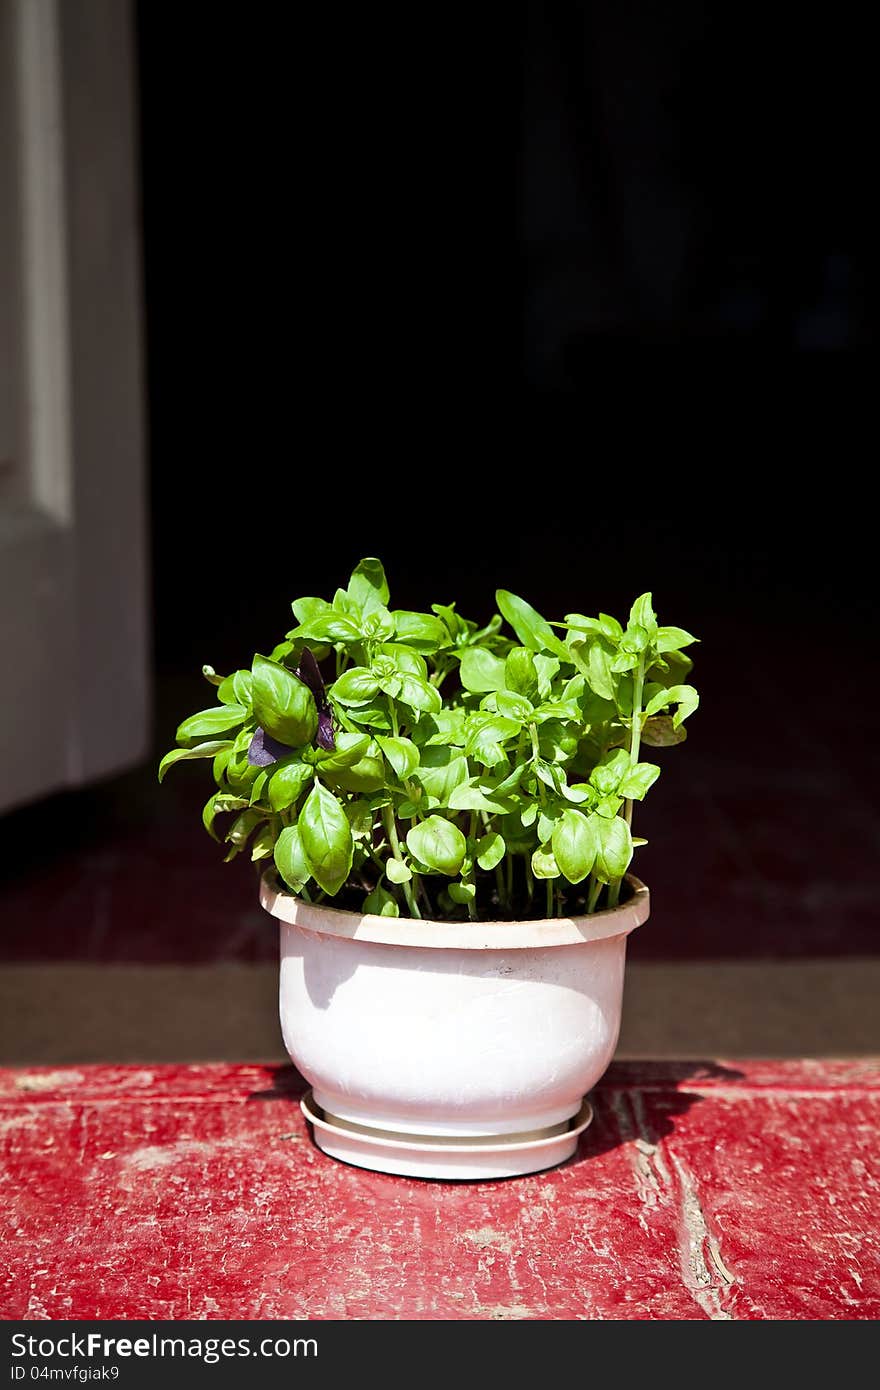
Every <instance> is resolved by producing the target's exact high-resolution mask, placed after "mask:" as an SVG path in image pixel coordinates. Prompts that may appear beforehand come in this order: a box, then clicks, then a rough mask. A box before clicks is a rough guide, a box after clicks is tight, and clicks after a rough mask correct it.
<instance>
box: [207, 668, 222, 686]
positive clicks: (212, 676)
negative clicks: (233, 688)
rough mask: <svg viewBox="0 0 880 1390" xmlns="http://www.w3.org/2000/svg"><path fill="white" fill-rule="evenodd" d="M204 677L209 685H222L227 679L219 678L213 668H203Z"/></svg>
mask: <svg viewBox="0 0 880 1390" xmlns="http://www.w3.org/2000/svg"><path fill="white" fill-rule="evenodd" d="M202 675H203V676H204V677H205V680H206V681H207V682H208V684H209V685H222V684H223V682H224V680H225V679H226V677H225V676H218V675H217V672H216V671H215V670H214V667H213V666H203V667H202Z"/></svg>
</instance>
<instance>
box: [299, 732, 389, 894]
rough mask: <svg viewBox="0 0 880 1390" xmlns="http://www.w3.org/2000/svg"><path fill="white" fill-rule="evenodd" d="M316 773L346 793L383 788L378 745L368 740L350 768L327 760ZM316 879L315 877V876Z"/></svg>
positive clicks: (383, 780)
mask: <svg viewBox="0 0 880 1390" xmlns="http://www.w3.org/2000/svg"><path fill="white" fill-rule="evenodd" d="M318 771H319V772H320V774H321V776H322V777H323V778H324V780H325V781H327V782H329V783H330V784H331V786H333V787H338V788H339V790H340V791H346V792H377V791H381V790H382V788H383V787H384V786H385V764H384V762H383V761H382V752H381V749H380V748H379V745H378V743H376V742H375V741H374V740H373V739H370V741H369V743H368V744H367V748H366V751H365V752H364V753H362V754H361V756H360V757H359V758H358V760H357V762H356V763H352V764H351V766H350V767H348V766H342V767H337V766H334V764H333V762H332V761H330V760H328V761H327V762H323V763H321V764H320V766H319V768H318ZM316 877H317V875H316Z"/></svg>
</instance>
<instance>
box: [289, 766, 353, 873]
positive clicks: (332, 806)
mask: <svg viewBox="0 0 880 1390" xmlns="http://www.w3.org/2000/svg"><path fill="white" fill-rule="evenodd" d="M298 824H299V832H300V836H301V837H302V847H303V853H304V855H305V858H306V863H307V864H308V866H309V868H310V869H311V872H312V877H313V878H314V880H315V882H316V883H318V884H320V886H321V887H322V888H323V890H324V892H325V893H327V894H328V896H329V897H331V898H335V896H336V894H337V893H338V892H339V890H340V888H341V887H342V885H343V884H344V883H345V880H346V879H347V878H348V875H349V873H350V872H351V861H352V855H353V852H354V843H353V841H352V836H351V826H350V825H349V823H348V818H347V816H346V814H345V812H344V811H343V809H342V807H341V806H340V804H339V802H338V801H337V799H336V797H335V796H334V795H333V793H332V792H330V791H328V790H327V788H326V787H325V786H324V785H323V784H322V783H321V782H315V785H314V787H313V788H312V790H311V792H310V793H309V797H308V800H307V801H306V804H305V806H303V808H302V811H301V812H300V817H299V822H298Z"/></svg>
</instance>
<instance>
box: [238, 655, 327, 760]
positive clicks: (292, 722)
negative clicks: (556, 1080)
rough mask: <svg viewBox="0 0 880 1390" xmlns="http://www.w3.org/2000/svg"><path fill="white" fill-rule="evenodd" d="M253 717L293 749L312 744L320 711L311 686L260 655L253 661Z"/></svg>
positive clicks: (283, 667) (268, 732) (267, 731)
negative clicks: (310, 688)
mask: <svg viewBox="0 0 880 1390" xmlns="http://www.w3.org/2000/svg"><path fill="white" fill-rule="evenodd" d="M253 696H254V716H255V717H256V719H257V721H258V722H259V724H260V725H261V726H262V727H263V728H264V729H265V730H266V733H267V734H271V735H272V737H273V738H277V739H278V740H279V742H281V743H286V744H287V745H288V746H289V747H290V748H301V747H302V746H303V745H304V744H306V743H311V741H312V739H313V738H314V737H315V733H316V732H317V728H318V711H317V708H316V706H315V700H314V696H313V695H312V692H311V690H309V687H308V686H307V685H306V684H305V683H304V682H303V681H301V680H300V679H299V677H298V676H295V675H294V674H293V672H292V671H288V669H287V667H286V666H279V665H278V663H277V662H276V661H268V660H267V659H266V657H264V656H260V655H259V654H257V655H256V656H255V657H254V662H253Z"/></svg>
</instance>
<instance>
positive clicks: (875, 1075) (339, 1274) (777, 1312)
mask: <svg viewBox="0 0 880 1390" xmlns="http://www.w3.org/2000/svg"><path fill="white" fill-rule="evenodd" d="M300 1089H301V1083H300V1082H299V1080H298V1078H296V1076H295V1074H294V1073H293V1072H292V1071H290V1070H289V1069H277V1068H270V1067H259V1066H242V1067H235V1066H226V1065H219V1066H193V1067H149V1068H146V1067H78V1068H76V1069H75V1070H73V1069H70V1070H63V1069H61V1070H59V1069H58V1068H54V1069H51V1070H50V1069H48V1068H27V1069H23V1070H19V1071H13V1070H8V1071H2V1072H0V1154H2V1169H0V1212H2V1215H0V1313H2V1315H3V1316H4V1317H6V1318H14V1317H26V1318H33V1319H42V1318H123V1317H132V1318H208V1319H211V1318H237V1317H262V1318H316V1319H327V1318H369V1319H395V1318H424V1319H499V1320H504V1319H529V1318H537V1319H554V1318H566V1319H589V1318H613V1319H623V1318H627V1319H653V1318H685V1319H692V1318H693V1319H709V1318H711V1319H751V1320H754V1319H766V1318H810V1319H817V1318H822V1319H836V1318H850V1319H852V1318H866V1319H867V1318H877V1317H878V1316H880V1236H878V1232H880V1171H878V1162H877V1159H876V1157H875V1150H876V1146H877V1138H878V1122H880V1065H878V1064H877V1063H874V1062H867V1061H864V1060H863V1061H858V1062H851V1063H848V1062H837V1063H818V1062H812V1063H752V1062H749V1063H725V1064H720V1063H719V1064H714V1065H705V1064H702V1065H698V1064H689V1063H653V1064H642V1065H638V1064H632V1063H630V1064H622V1065H618V1066H616V1067H613V1068H612V1069H611V1071H610V1072H609V1073H608V1074H607V1075H606V1077H605V1078H604V1080H603V1082H602V1083H601V1084H600V1086H599V1088H598V1089H597V1091H596V1093H595V1096H594V1105H595V1111H596V1119H595V1122H594V1124H593V1126H592V1128H591V1129H590V1130H589V1131H588V1132H587V1134H586V1135H585V1136H584V1139H583V1141H582V1143H581V1146H580V1149H579V1151H578V1154H577V1156H576V1157H575V1159H573V1160H572V1161H571V1162H569V1163H567V1164H565V1165H564V1166H563V1167H561V1168H559V1169H556V1170H554V1171H552V1172H548V1173H540V1174H536V1175H534V1176H532V1177H528V1178H520V1179H516V1180H513V1181H509V1182H487V1183H479V1184H456V1183H425V1182H417V1181H413V1180H410V1179H405V1178H394V1177H389V1176H387V1175H384V1174H374V1173H368V1172H365V1171H363V1170H360V1169H354V1168H347V1167H345V1166H343V1165H341V1164H338V1163H335V1162H333V1161H332V1160H331V1159H328V1158H326V1157H325V1156H324V1155H323V1154H321V1153H320V1152H318V1151H317V1150H316V1149H315V1148H314V1146H313V1145H312V1143H311V1141H310V1138H309V1135H308V1131H307V1129H306V1127H305V1125H304V1123H303V1121H302V1118H301V1116H300V1113H299V1109H298V1106H297V1104H296V1100H297V1096H298V1094H299V1093H300Z"/></svg>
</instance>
